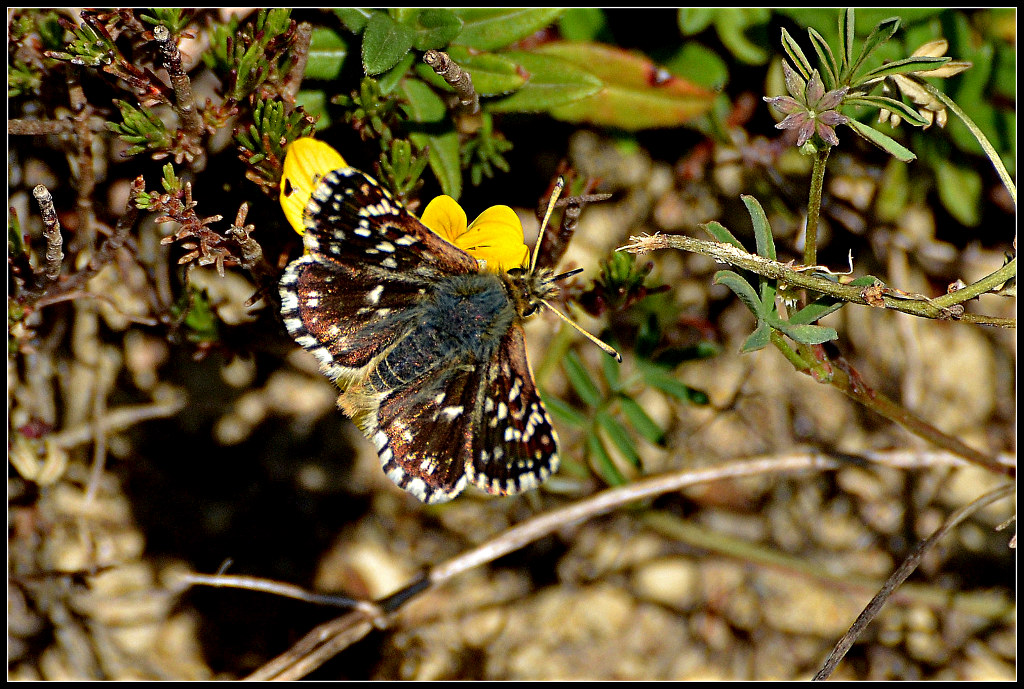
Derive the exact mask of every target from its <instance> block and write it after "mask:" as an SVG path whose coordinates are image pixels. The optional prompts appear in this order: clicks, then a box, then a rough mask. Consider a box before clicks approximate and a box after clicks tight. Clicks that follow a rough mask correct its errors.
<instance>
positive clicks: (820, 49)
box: [807, 29, 840, 91]
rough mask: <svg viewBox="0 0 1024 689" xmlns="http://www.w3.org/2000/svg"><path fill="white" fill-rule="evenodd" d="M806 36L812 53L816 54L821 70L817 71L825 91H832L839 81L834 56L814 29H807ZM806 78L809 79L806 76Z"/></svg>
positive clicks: (826, 42) (837, 66)
mask: <svg viewBox="0 0 1024 689" xmlns="http://www.w3.org/2000/svg"><path fill="white" fill-rule="evenodd" d="M807 35H808V36H810V37H811V45H813V46H814V52H816V53H817V54H818V64H819V65H820V66H821V68H822V69H820V70H818V71H819V74H821V78H822V81H823V82H824V84H825V90H826V91H832V90H833V89H835V88H837V87H838V86H839V81H840V73H839V65H838V63H836V56H835V55H833V54H832V48H831V47H830V46H829V44H828V41H826V40H825V38H824V37H823V36H822V35H821V34H820V33H818V32H817V31H815V30H814V29H807ZM808 78H810V77H809V76H808Z"/></svg>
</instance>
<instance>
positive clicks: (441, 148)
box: [409, 129, 462, 199]
mask: <svg viewBox="0 0 1024 689" xmlns="http://www.w3.org/2000/svg"><path fill="white" fill-rule="evenodd" d="M409 138H410V139H411V140H412V142H413V143H414V144H416V146H417V147H418V148H419V149H420V150H424V149H426V151H427V159H428V160H429V161H430V169H431V170H433V171H434V176H435V177H437V181H438V182H439V183H440V184H441V191H443V192H444V193H445V194H447V195H448V196H451V197H452V198H453V199H458V198H459V196H461V195H462V167H461V166H460V165H459V133H458V132H456V131H455V130H454V129H453V130H451V131H449V132H445V133H443V134H426V133H424V132H413V133H411V134H409Z"/></svg>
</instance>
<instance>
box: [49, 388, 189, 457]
mask: <svg viewBox="0 0 1024 689" xmlns="http://www.w3.org/2000/svg"><path fill="white" fill-rule="evenodd" d="M185 401H186V400H185V396H184V395H180V396H175V397H174V398H173V399H169V400H165V401H161V402H156V403H153V404H133V405H128V406H124V407H118V408H116V409H112V410H110V411H108V412H107V413H106V414H104V415H103V416H102V417H100V418H99V419H97V421H96V422H95V423H93V422H89V423H82V424H79V425H78V426H73V427H71V428H68V429H65V430H63V431H60V432H58V433H54V434H53V435H51V436H50V442H52V443H53V444H54V445H56V446H57V447H60V448H63V449H65V450H69V449H71V448H73V447H77V446H79V445H82V444H84V443H87V442H89V441H90V440H92V439H93V434H94V432H95V431H96V428H97V427H99V428H100V429H102V431H103V433H106V434H108V435H109V434H111V433H117V432H118V431H123V430H124V429H126V428H131V427H132V426H134V425H135V424H137V423H142V422H143V421H149V420H150V419H164V418H167V417H169V416H174V415H175V414H177V413H178V412H179V411H181V410H182V409H183V408H184V406H185Z"/></svg>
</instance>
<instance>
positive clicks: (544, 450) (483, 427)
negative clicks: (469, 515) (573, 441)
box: [466, 325, 558, 495]
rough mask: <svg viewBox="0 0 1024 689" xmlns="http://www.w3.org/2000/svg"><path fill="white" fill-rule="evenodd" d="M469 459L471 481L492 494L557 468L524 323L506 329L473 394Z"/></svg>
mask: <svg viewBox="0 0 1024 689" xmlns="http://www.w3.org/2000/svg"><path fill="white" fill-rule="evenodd" d="M476 410H477V414H478V415H479V421H478V422H477V423H476V425H475V428H476V431H475V434H474V438H473V454H472V460H471V461H470V463H469V464H468V465H467V466H466V472H467V474H468V475H469V480H470V482H471V483H473V484H474V485H476V486H478V487H480V488H482V489H483V490H485V491H487V492H488V493H492V494H495V495H510V494H513V493H520V492H522V491H525V490H530V489H532V488H536V487H537V486H539V485H540V484H541V483H542V482H543V481H544V480H545V479H547V478H548V476H550V475H551V474H553V473H554V472H555V471H557V470H558V440H557V436H556V435H555V429H554V427H552V425H551V419H550V418H549V417H548V414H547V411H546V410H545V409H544V405H543V403H542V402H541V399H540V394H539V393H538V391H537V385H536V383H534V380H533V372H532V371H531V370H530V363H529V360H528V359H527V358H526V341H525V338H524V335H523V329H522V327H521V326H519V325H514V326H512V328H510V329H509V332H508V334H507V335H506V336H505V338H504V340H503V342H502V344H501V347H500V348H499V349H498V351H497V354H496V356H495V357H494V358H493V359H492V361H491V362H490V363H489V365H488V368H487V371H486V372H485V373H484V375H483V377H482V381H481V389H480V391H479V393H478V398H477V407H476Z"/></svg>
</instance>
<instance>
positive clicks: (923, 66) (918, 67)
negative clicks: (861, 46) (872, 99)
mask: <svg viewBox="0 0 1024 689" xmlns="http://www.w3.org/2000/svg"><path fill="white" fill-rule="evenodd" d="M950 60H952V58H950V57H908V58H905V59H903V60H894V61H892V62H888V63H886V64H884V65H881V66H879V67H875V68H874V69H872V70H871V71H869V72H868V73H867V74H865V75H864V76H863V77H861V79H863V80H864V81H870V80H872V79H880V78H882V77H889V76H892V75H893V74H906V73H907V72H923V73H924V74H922V75H921V76H928V74H927V72H930V71H932V70H935V69H938V68H939V67H941V66H942V65H944V64H946V63H947V62H949V61H950Z"/></svg>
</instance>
